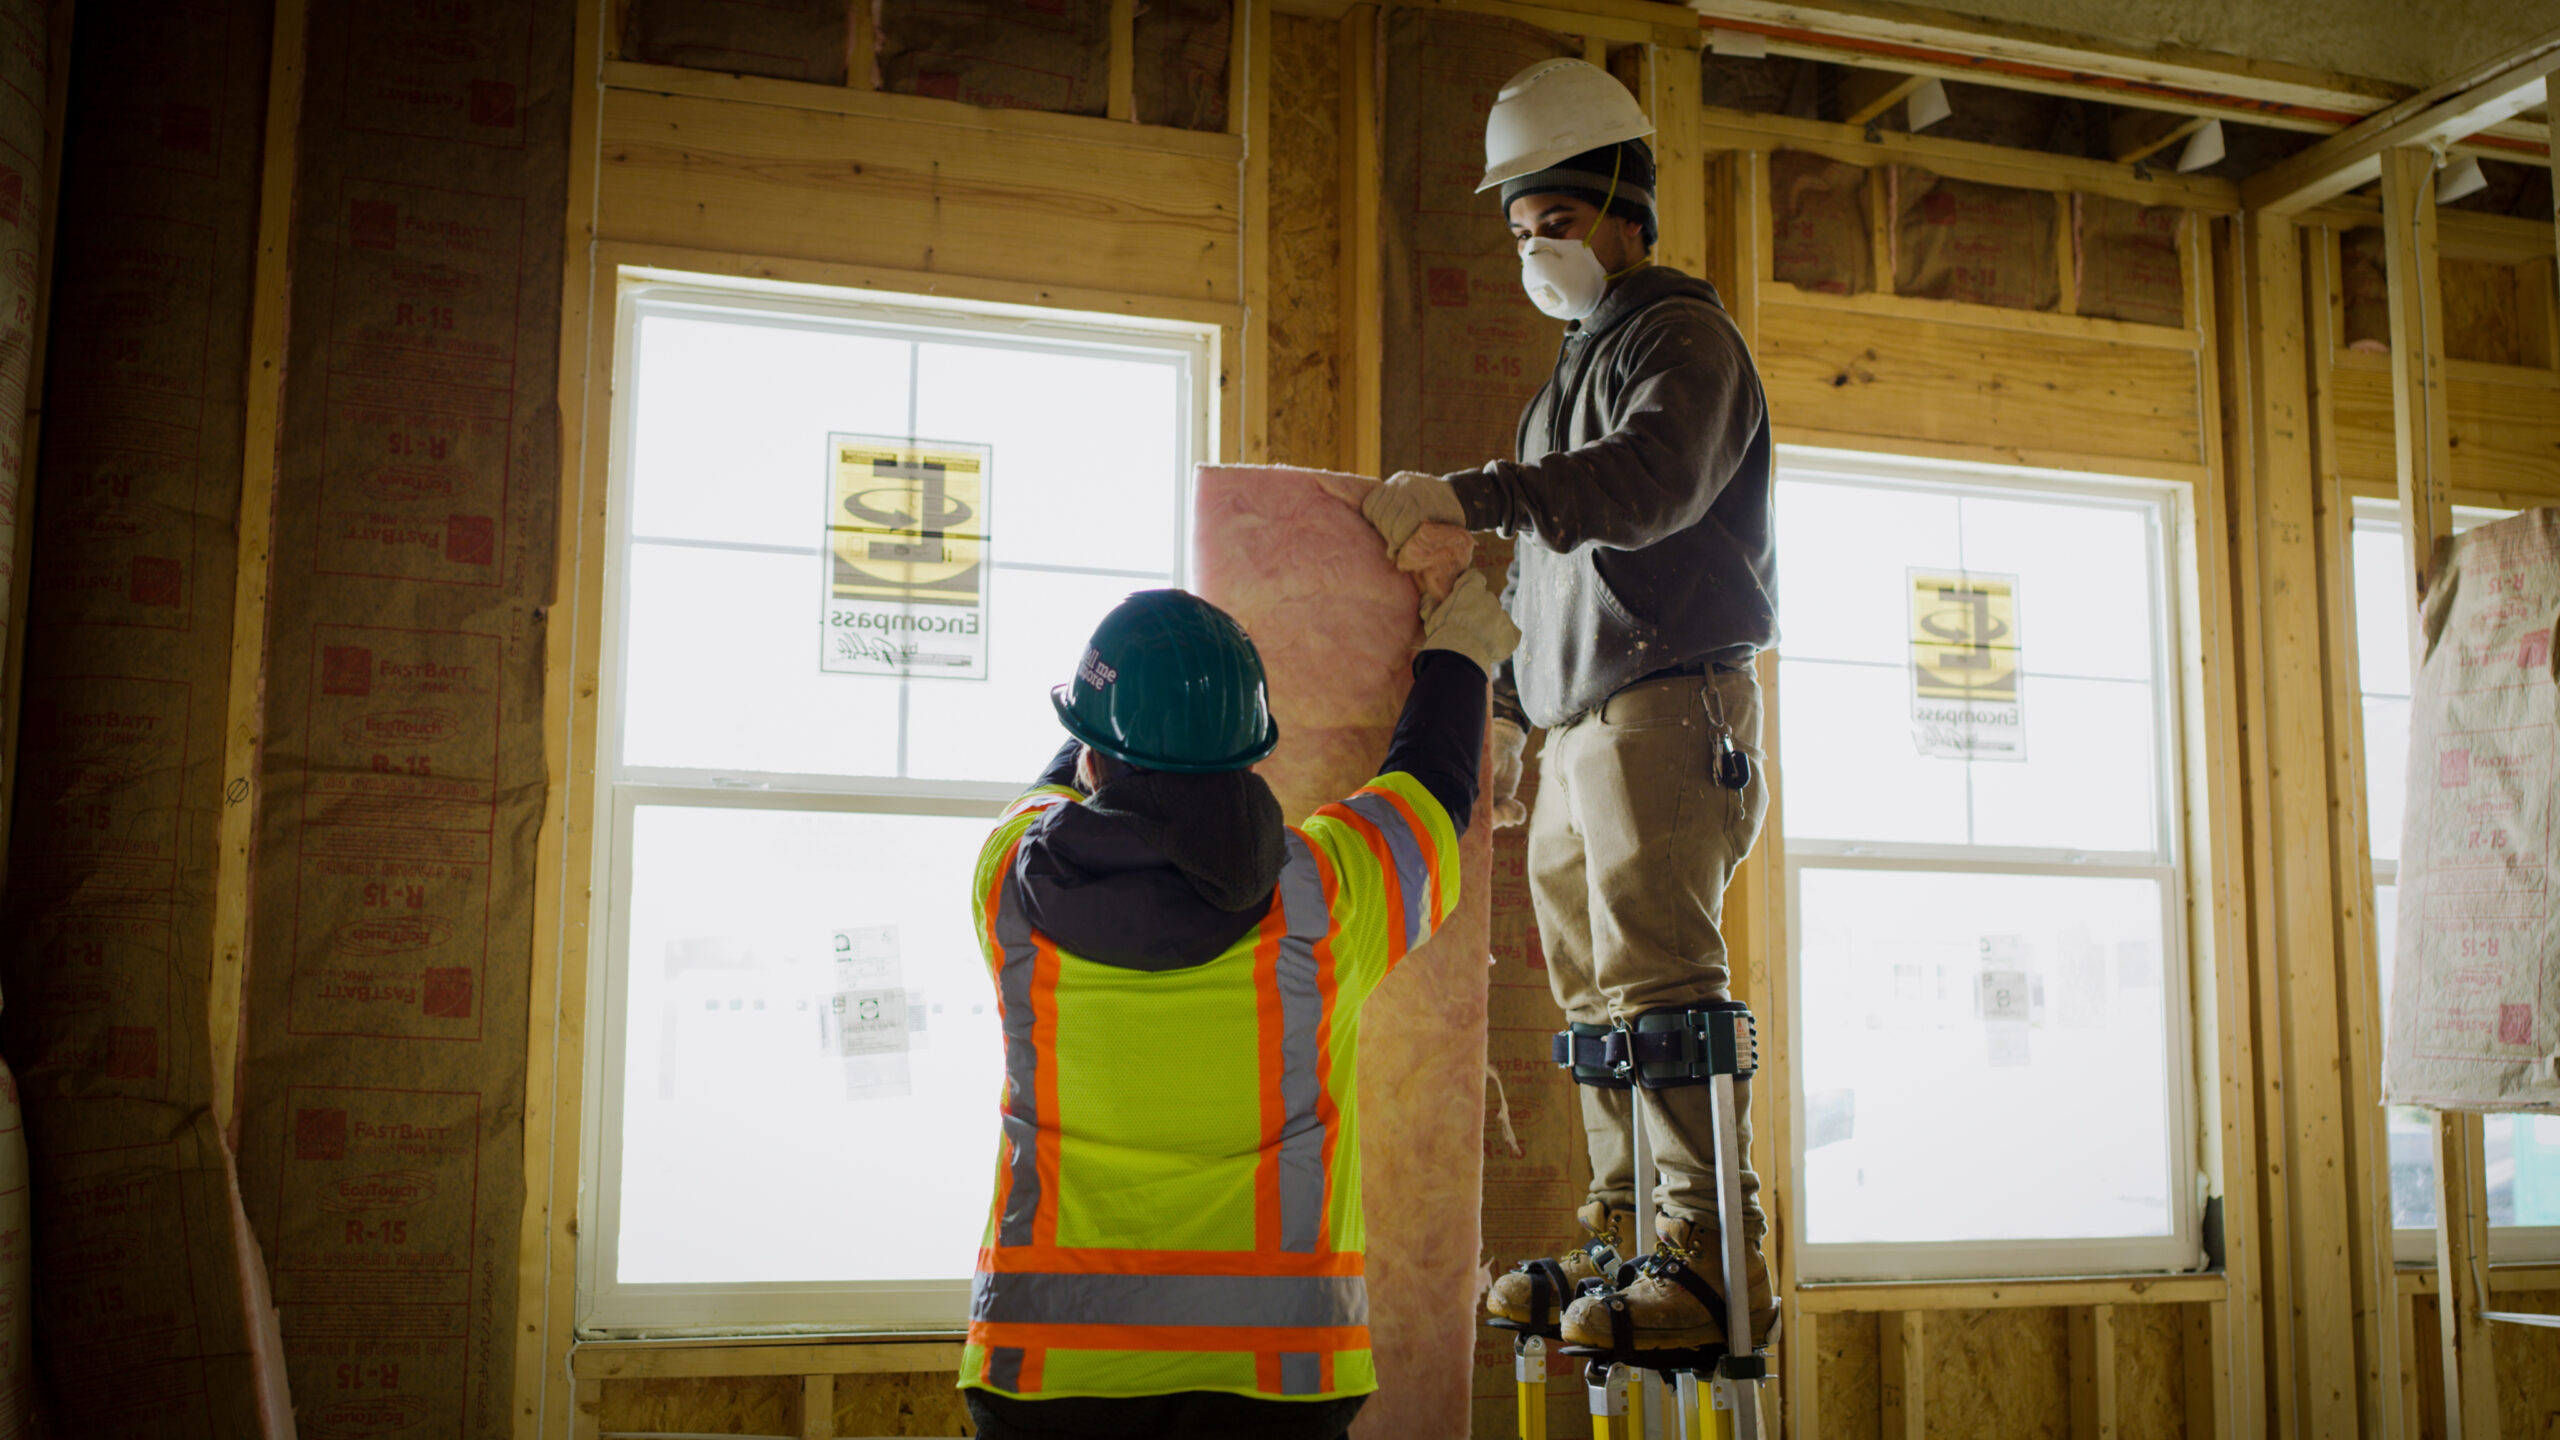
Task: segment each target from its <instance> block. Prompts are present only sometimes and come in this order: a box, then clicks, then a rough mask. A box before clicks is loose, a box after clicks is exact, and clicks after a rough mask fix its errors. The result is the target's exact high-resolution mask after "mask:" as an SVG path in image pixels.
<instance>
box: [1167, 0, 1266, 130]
mask: <svg viewBox="0 0 2560 1440" xmlns="http://www.w3.org/2000/svg"><path fill="white" fill-rule="evenodd" d="M1233 13H1234V12H1233V7H1232V6H1230V5H1229V3H1228V0H1140V3H1139V5H1138V19H1137V32H1136V39H1135V42H1134V43H1135V45H1136V48H1137V73H1136V77H1135V78H1136V81H1137V87H1138V96H1137V99H1138V121H1139V123H1140V124H1144V125H1172V126H1176V127H1178V128H1181V129H1184V130H1224V129H1226V128H1227V60H1228V57H1229V56H1230V55H1231V54H1233V53H1234V51H1233V45H1234V20H1233V18H1232V16H1233ZM1290 18H1291V17H1288V16H1275V17H1274V20H1275V22H1286V21H1287V20H1289V19H1290ZM1274 114H1275V115H1288V116H1289V119H1290V121H1291V123H1293V124H1294V123H1296V122H1297V121H1299V120H1300V119H1303V118H1306V117H1303V116H1301V115H1299V114H1296V113H1294V112H1289V111H1277V110H1275V111H1274Z"/></svg>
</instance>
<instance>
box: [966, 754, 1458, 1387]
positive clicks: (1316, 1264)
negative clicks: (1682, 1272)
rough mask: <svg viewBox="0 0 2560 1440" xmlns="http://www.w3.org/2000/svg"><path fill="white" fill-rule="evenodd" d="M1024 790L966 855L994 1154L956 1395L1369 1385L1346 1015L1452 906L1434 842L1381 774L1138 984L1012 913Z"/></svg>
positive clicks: (1440, 818)
mask: <svg viewBox="0 0 2560 1440" xmlns="http://www.w3.org/2000/svg"><path fill="white" fill-rule="evenodd" d="M1074 803H1077V797H1076V794H1075V792H1074V791H1072V790H1067V789H1064V788H1062V787H1056V786H1049V787H1043V788H1040V789H1036V790H1033V791H1031V792H1030V793H1028V794H1026V795H1024V796H1023V797H1022V798H1021V799H1020V800H1017V801H1016V802H1014V804H1013V806H1012V808H1010V809H1009V810H1007V811H1006V813H1005V816H1004V819H1003V821H1002V822H1001V823H1000V824H998V826H997V827H996V831H995V833H994V834H993V835H992V836H990V837H989V838H988V840H987V843H986V847H985V849H984V850H983V851H981V852H980V855H979V861H978V871H977V888H976V904H977V912H978V916H977V918H978V938H979V944H980V945H981V946H982V947H983V949H984V951H985V954H986V959H987V965H988V968H989V970H991V971H992V972H993V974H994V978H995V983H996V993H997V998H998V1003H999V1006H1000V1008H1001V1013H1002V1016H1003V1022H1004V1043H1005V1087H1004V1104H1003V1128H1004V1138H1003V1142H1002V1145H1001V1146H1000V1150H999V1155H998V1164H997V1170H996V1184H995V1200H994V1204H993V1206H992V1207H991V1212H990V1214H989V1216H988V1221H987V1230H986V1237H985V1240H984V1242H983V1244H982V1246H981V1248H980V1249H979V1251H978V1266H977V1274H976V1277H975V1279H974V1282H973V1284H972V1286H971V1293H970V1309H969V1340H968V1346H967V1348H966V1350H965V1351H964V1352H963V1354H962V1357H961V1362H960V1384H961V1385H962V1386H963V1387H964V1388H968V1387H979V1388H984V1389H987V1390H991V1391H995V1392H998V1393H1001V1394H1005V1395H1011V1396H1017V1397H1025V1398H1033V1397H1042V1396H1072V1395H1086V1396H1141V1395H1161V1394H1170V1393H1173V1392H1176V1391H1183V1390H1218V1391H1227V1392H1231V1393H1234V1394H1239V1395H1249V1396H1255V1397H1258V1398H1263V1399H1273V1400H1279V1399H1308V1400H1317V1399H1328V1398H1333V1397H1337V1396H1347V1395H1361V1394H1366V1393H1368V1392H1370V1391H1373V1390H1375V1389H1377V1385H1378V1382H1377V1370H1376V1367H1375V1366H1374V1365H1373V1364H1372V1362H1371V1359H1370V1353H1369V1327H1368V1317H1369V1305H1368V1292H1367V1288H1366V1285H1365V1282H1364V1281H1363V1280H1362V1278H1361V1270H1362V1260H1361V1251H1362V1246H1363V1243H1364V1233H1363V1228H1362V1221H1361V1212H1360V1122H1359V1086H1358V1083H1357V1074H1356V1067H1357V1061H1358V1056H1359V1050H1360V1010H1361V1006H1362V1005H1363V1003H1364V1002H1366V1001H1367V999H1368V998H1369V995H1370V993H1371V992H1372V991H1374V990H1375V989H1376V988H1377V986H1378V983H1379V982H1380V981H1382V980H1384V979H1385V978H1386V976H1387V972H1388V971H1390V970H1392V969H1393V968H1395V965H1396V963H1397V962H1398V961H1399V960H1401V959H1403V957H1404V955H1405V952H1406V951H1407V950H1409V949H1411V948H1413V947H1414V946H1417V945H1419V944H1421V943H1422V942H1423V941H1424V940H1425V939H1427V938H1428V937H1429V936H1430V935H1431V933H1432V932H1433V931H1434V930H1436V929H1437V928H1438V927H1439V925H1440V923H1441V921H1442V920H1443V919H1444V918H1445V917H1446V916H1447V915H1448V914H1449V913H1450V911H1451V910H1452V909H1453V908H1454V907H1455V906H1456V904H1457V900H1458V837H1457V834H1456V832H1455V831H1454V830H1453V829H1452V828H1451V826H1450V823H1449V815H1448V812H1447V811H1445V810H1443V809H1442V808H1441V806H1440V803H1439V802H1438V801H1437V800H1434V799H1433V798H1432V797H1431V793H1430V792H1429V791H1428V790H1427V789H1425V788H1424V787H1423V786H1422V785H1421V783H1420V782H1418V781H1416V780H1414V779H1413V778H1411V777H1410V776H1406V775H1402V774H1394V775H1385V776H1381V777H1379V778H1378V779H1377V780H1374V781H1372V782H1370V783H1369V784H1368V785H1367V786H1364V787H1363V788H1362V789H1361V790H1360V792H1359V793H1358V794H1356V795H1354V796H1352V797H1351V798H1350V799H1349V800H1347V801H1345V802H1343V803H1341V804H1337V805H1328V806H1326V807H1325V808H1324V809H1322V810H1319V811H1318V812H1316V814H1315V815H1314V816H1313V817H1312V818H1310V819H1309V820H1308V821H1307V823H1306V824H1305V825H1304V826H1303V827H1294V828H1292V829H1291V830H1290V831H1289V832H1288V854H1287V859H1286V862H1285V863H1284V864H1283V866H1282V868H1281V871H1280V882H1279V887H1278V894H1277V895H1276V896H1275V897H1274V899H1273V901H1272V905H1271V910H1270V913H1269V914H1268V915H1267V916H1265V917H1264V919H1263V921H1262V923H1261V924H1260V925H1259V926H1258V927H1256V928H1255V929H1253V930H1252V931H1249V932H1247V933H1246V934H1245V936H1244V937H1243V938H1241V939H1239V940H1238V941H1236V942H1235V943H1234V944H1233V945H1230V946H1229V947H1228V948H1227V950H1226V951H1225V952H1224V953H1222V954H1220V955H1219V956H1218V957H1217V958H1215V959H1213V960H1211V961H1209V962H1207V963H1206V964H1202V965H1195V966H1190V967H1187V968H1182V969H1174V970H1161V971H1139V970H1133V969H1128V968H1124V967H1120V966H1113V965H1106V964H1102V963H1100V962H1097V961H1092V960H1087V959H1084V958H1082V957H1079V956H1077V955H1074V954H1071V953H1069V952H1067V951H1064V950H1061V949H1060V948H1059V947H1058V946H1057V945H1056V944H1055V943H1054V942H1052V941H1051V940H1050V939H1049V938H1048V937H1047V936H1046V935H1043V934H1041V933H1040V932H1039V931H1037V930H1035V929H1033V928H1032V926H1031V925H1030V923H1029V922H1028V920H1026V919H1025V918H1024V911H1023V905H1022V899H1021V896H1020V895H1019V894H1018V893H1017V891H1018V888H1019V885H1018V882H1017V881H1016V879H1015V878H1014V863H1013V862H1014V856H1015V852H1016V850H1017V848H1018V847H1019V846H1020V844H1021V843H1022V839H1023V836H1024V834H1025V833H1026V832H1027V831H1028V830H1029V829H1030V828H1031V827H1032V825H1033V824H1035V823H1036V822H1037V821H1038V820H1039V818H1040V816H1041V815H1042V814H1044V813H1046V812H1047V811H1048V810H1050V809H1051V808H1053V807H1055V806H1058V805H1062V804H1074Z"/></svg>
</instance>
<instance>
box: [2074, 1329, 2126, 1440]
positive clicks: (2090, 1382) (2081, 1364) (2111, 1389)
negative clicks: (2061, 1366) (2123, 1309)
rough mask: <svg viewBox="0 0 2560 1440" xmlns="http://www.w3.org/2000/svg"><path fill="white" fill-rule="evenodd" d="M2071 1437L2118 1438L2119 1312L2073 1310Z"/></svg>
mask: <svg viewBox="0 0 2560 1440" xmlns="http://www.w3.org/2000/svg"><path fill="white" fill-rule="evenodd" d="M2070 1326H2071V1440H2116V1312H2115V1307H2114V1306H2112V1305H2091V1306H2087V1307H2085V1308H2082V1309H2077V1310H2073V1311H2072V1312H2071V1320H2070Z"/></svg>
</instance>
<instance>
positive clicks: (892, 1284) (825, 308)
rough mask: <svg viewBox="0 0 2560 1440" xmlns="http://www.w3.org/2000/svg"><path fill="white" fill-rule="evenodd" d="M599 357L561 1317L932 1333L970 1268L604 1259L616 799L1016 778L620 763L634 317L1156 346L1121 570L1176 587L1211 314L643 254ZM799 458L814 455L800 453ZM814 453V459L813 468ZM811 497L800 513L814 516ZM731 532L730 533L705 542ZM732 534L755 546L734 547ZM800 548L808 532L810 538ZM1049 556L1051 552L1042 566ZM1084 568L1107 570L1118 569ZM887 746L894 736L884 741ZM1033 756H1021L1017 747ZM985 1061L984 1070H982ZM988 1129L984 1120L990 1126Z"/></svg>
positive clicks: (798, 795)
mask: <svg viewBox="0 0 2560 1440" xmlns="http://www.w3.org/2000/svg"><path fill="white" fill-rule="evenodd" d="M613 303H614V306H615V318H614V328H613V332H612V333H613V356H612V367H613V368H612V377H613V380H612V387H611V395H612V411H611V418H610V421H609V426H610V428H609V431H608V435H609V439H608V448H607V457H606V494H605V497H604V506H603V526H602V530H603V536H604V543H603V545H602V547H601V549H602V554H601V555H600V556H599V557H598V558H597V560H596V565H597V569H598V571H599V573H600V577H601V579H600V589H599V591H598V594H599V598H600V602H601V608H602V613H601V615H600V616H599V632H598V633H599V637H600V642H601V643H600V646H599V665H598V673H597V684H596V721H595V732H594V733H595V742H594V743H595V749H594V752H593V755H592V757H591V758H592V759H593V762H594V765H595V769H594V772H593V773H594V787H595V791H594V793H595V809H594V811H593V812H592V817H591V818H592V823H593V824H594V826H595V843H594V845H593V847H592V869H591V872H590V875H589V882H590V883H589V900H588V921H589V929H588V933H589V935H590V936H591V937H594V938H593V940H592V941H591V952H590V953H591V955H592V956H593V957H594V960H595V961H596V962H600V963H595V964H593V965H592V968H591V969H590V972H589V974H590V980H589V986H590V992H591V996H592V1000H591V1003H590V1004H589V1005H588V1007H587V1027H586V1030H587V1036H586V1046H585V1051H586V1053H585V1057H584V1070H585V1087H584V1094H585V1103H584V1109H585V1123H584V1124H583V1125H582V1126H581V1145H580V1149H581V1154H580V1157H579V1173H580V1188H579V1201H578V1227H579V1228H578V1240H577V1247H576V1275H577V1295H576V1302H575V1307H574V1313H575V1322H574V1323H575V1330H576V1333H577V1334H578V1335H579V1336H581V1337H582V1338H609V1337H628V1336H638V1335H649V1336H680V1335H710V1334H755V1333H794V1332H812V1333H881V1334H894V1333H900V1332H918V1331H927V1332H948V1331H952V1330H955V1329H958V1328H959V1327H960V1326H961V1325H963V1324H965V1323H966V1320H967V1314H968V1294H969V1281H968V1279H967V1278H966V1277H965V1276H964V1277H959V1278H955V1279H948V1280H924V1281H876V1280H875V1281H795V1282H777V1281H756V1282H738V1283H718V1282H693V1283H678V1284H666V1283H650V1284H643V1283H631V1282H624V1281H621V1280H619V1279H618V1278H616V1275H617V1270H618V1266H619V1241H620V1211H621V1201H622V1196H621V1175H622V1138H623V1122H624V1118H625V1104H624V1102H625V1096H624V1093H623V1091H624V1084H623V1082H624V1077H625V1073H626V1068H627V1067H626V1062H627V1050H626V1044H627V1040H628V1029H629V1026H628V1020H629V1017H628V1015H627V1014H626V1013H625V1007H626V1003H627V1000H628V995H629V987H628V981H627V977H628V973H629V970H628V967H629V958H630V957H629V954H628V949H629V935H628V920H629V913H628V911H629V906H628V897H629V895H630V891H631V862H632V855H631V850H632V835H633V830H634V825H633V820H632V812H633V811H634V810H635V809H636V808H637V807H640V806H643V805H652V806H678V807H700V808H706V809H721V810H741V809H754V810H780V811H794V812H803V813H807V812H833V813H869V814H882V815H932V816H963V817H976V818H982V819H985V820H986V821H988V822H989V823H990V824H992V823H993V822H994V821H995V819H996V818H997V817H998V816H999V815H1000V813H1001V812H1002V811H1003V809H1004V807H1005V806H1006V805H1007V804H1008V803H1010V802H1011V801H1012V800H1013V799H1014V798H1015V797H1016V796H1018V795H1020V794H1021V792H1022V790H1023V788H1024V787H1025V786H1026V785H1027V784H1028V783H1029V782H1030V780H1031V779H1032V776H1031V775H1030V774H1029V773H1028V771H1026V773H1024V774H1023V775H1022V776H1021V777H1019V778H1016V779H1008V780H997V781H986V780H932V779H914V778H900V777H861V776H846V775H811V774H798V773H784V772H767V771H752V770H745V769H738V768H723V769H692V768H680V767H665V766H625V765H624V764H622V762H621V758H620V757H621V753H622V746H623V738H624V730H623V724H624V712H625V706H624V699H625V695H624V687H625V684H626V683H627V677H628V675H629V641H630V634H629V629H628V623H627V622H628V616H629V611H630V595H629V593H628V591H629V583H630V572H631V566H630V564H629V555H630V553H631V548H632V544H633V539H634V536H633V531H632V526H631V521H632V511H633V504H632V495H633V486H634V477H633V439H634V435H635V417H634V415H633V406H632V397H633V395H634V392H635V391H636V389H637V385H636V379H637V374H636V370H635V368H634V367H635V363H636V361H637V358H638V339H639V332H640V323H639V322H640V321H641V320H642V319H643V318H645V316H646V315H647V314H649V313H668V312H681V311H683V310H686V309H697V310H702V311H704V312H706V313H721V314H731V315H735V314H738V313H740V312H745V313H746V314H748V315H750V316H761V317H769V318H767V319H764V320H763V321H762V322H761V323H769V324H775V325H780V326H789V327H817V328H827V329H850V330H855V331H859V332H864V333H871V334H880V335H886V336H890V337H892V338H903V339H925V340H930V339H935V338H945V337H950V336H952V335H954V334H958V335H962V336H967V337H972V338H974V339H976V340H977V341H978V343H994V344H997V345H999V346H1000V347H1001V348H1005V349H1012V350H1036V351H1046V352H1049V353H1058V352H1062V351H1063V352H1069V353H1083V354H1092V353H1096V352H1097V351H1103V352H1107V351H1110V350H1120V351H1124V352H1127V351H1143V352H1150V353H1152V354H1156V355H1162V356H1166V357H1168V358H1169V361H1170V363H1172V364H1173V365H1174V367H1175V369H1176V373H1177V375H1178V376H1179V384H1180V387H1181V389H1180V394H1179V396H1178V404H1179V406H1180V412H1181V423H1182V438H1181V442H1180V445H1179V447H1178V449H1177V453H1176V482H1175V502H1174V513H1173V515H1172V516H1171V523H1172V524H1173V525H1174V527H1175V531H1174V533H1175V544H1174V546H1173V549H1172V571H1171V574H1170V576H1169V577H1168V576H1161V575H1159V574H1157V573H1156V572H1145V573H1144V574H1143V575H1140V574H1139V572H1126V573H1128V574H1129V575H1130V576H1131V577H1132V578H1133V579H1141V580H1145V581H1152V582H1154V583H1159V584H1172V585H1176V586H1180V585H1184V584H1187V582H1188V579H1189V566H1190V551H1189V546H1188V544H1187V543H1185V542H1187V539H1188V537H1189V535H1190V533H1191V525H1192V518H1193V501H1194V483H1193V475H1194V472H1195V470H1196V468H1197V466H1198V465H1200V464H1204V463H1210V462H1211V461H1213V460H1214V458H1215V456H1216V451H1217V431H1216V428H1215V419H1214V414H1213V406H1214V403H1215V399H1216V396H1215V386H1216V378H1217V373H1218V372H1217V366H1216V357H1217V349H1218V343H1219V332H1218V328H1217V327H1216V326H1214V325H1206V324H1197V323H1190V322H1182V321H1170V320H1160V319H1154V318H1149V317H1139V316H1119V315H1104V314H1094V313H1088V312H1081V311H1066V310H1050V309H1045V308H1040V307H1034V306H1022V305H1004V304H993V303H986V302H976V301H963V300H946V299H942V298H939V297H931V296H908V295H897V296H890V295H881V294H876V293H872V292H857V291H847V290H842V289H836V288H832V287H822V286H813V285H800V284H790V283H782V282H771V281H758V280H748V279H739V278H732V277H727V276H719V275H705V274H695V273H688V272H680V271H670V270H661V269H655V268H642V267H632V266H626V267H623V268H622V269H621V270H620V271H619V273H618V275H617V285H616V292H615V295H614V299H613ZM813 459H814V457H813ZM813 469H814V467H813ZM816 510H817V507H816V505H815V504H814V502H813V504H812V521H813V522H814V521H815V519H816ZM721 548H732V547H726V546H724V547H721ZM734 548H740V549H748V548H757V547H750V546H745V545H743V544H742V545H740V546H738V547H734ZM811 548H812V550H813V551H814V550H815V549H816V547H815V546H814V545H813V546H812V547H811ZM1043 568H1056V567H1043ZM1091 573H1100V574H1113V575H1117V574H1121V573H1123V572H1120V571H1118V570H1096V571H1094V572H1091ZM817 615H818V597H817V596H816V595H814V594H813V595H812V596H811V597H810V619H811V622H812V624H811V646H812V652H813V653H812V656H811V663H812V664H815V663H816V659H815V654H814V651H815V648H816V643H817V628H816V624H815V622H816V619H817ZM901 748H902V750H903V746H902V747H901ZM1025 763H1026V764H1027V765H1028V764H1033V763H1036V757H1035V759H1032V760H1026V762H1025ZM995 1078H996V1077H994V1076H992V1075H991V1076H990V1077H989V1082H990V1084H993V1083H994V1081H995ZM988 1134H989V1139H990V1141H991V1142H992V1140H993V1138H994V1127H993V1126H992V1125H990V1127H989V1131H988Z"/></svg>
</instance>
